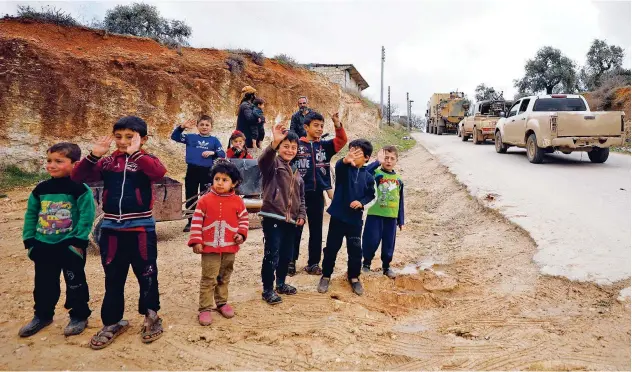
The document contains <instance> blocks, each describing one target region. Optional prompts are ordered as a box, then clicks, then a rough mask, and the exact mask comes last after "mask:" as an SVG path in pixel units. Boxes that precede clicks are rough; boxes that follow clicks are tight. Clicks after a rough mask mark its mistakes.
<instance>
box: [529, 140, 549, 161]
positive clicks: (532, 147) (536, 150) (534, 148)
mask: <svg viewBox="0 0 632 372" xmlns="http://www.w3.org/2000/svg"><path fill="white" fill-rule="evenodd" d="M544 153H545V151H544V149H543V148H541V147H538V140H537V138H536V137H535V133H532V134H531V135H530V136H529V139H527V159H529V162H531V163H533V164H540V163H542V161H543V160H544Z"/></svg>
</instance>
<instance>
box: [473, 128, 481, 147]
mask: <svg viewBox="0 0 632 372" xmlns="http://www.w3.org/2000/svg"><path fill="white" fill-rule="evenodd" d="M478 138H479V137H478V129H476V128H474V130H473V131H472V143H474V144H475V145H480V144H481V141H479V140H478Z"/></svg>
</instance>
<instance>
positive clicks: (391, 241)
mask: <svg viewBox="0 0 632 372" xmlns="http://www.w3.org/2000/svg"><path fill="white" fill-rule="evenodd" d="M396 235H397V218H391V217H381V216H371V215H369V216H367V217H366V222H365V224H364V231H363V232H362V256H363V257H364V262H363V265H365V266H371V261H372V260H373V257H375V252H377V247H378V246H379V245H380V242H381V243H382V269H383V270H386V269H388V268H389V267H390V265H391V261H393V252H394V251H395V236H396Z"/></svg>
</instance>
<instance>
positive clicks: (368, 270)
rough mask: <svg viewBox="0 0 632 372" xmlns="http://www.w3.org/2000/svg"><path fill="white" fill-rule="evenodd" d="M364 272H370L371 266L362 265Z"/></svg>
mask: <svg viewBox="0 0 632 372" xmlns="http://www.w3.org/2000/svg"><path fill="white" fill-rule="evenodd" d="M362 272H363V273H365V274H368V273H370V272H371V266H369V265H362Z"/></svg>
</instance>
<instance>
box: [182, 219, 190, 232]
mask: <svg viewBox="0 0 632 372" xmlns="http://www.w3.org/2000/svg"><path fill="white" fill-rule="evenodd" d="M190 231H191V221H189V222H188V223H187V225H186V226H185V227H184V229H182V232H190Z"/></svg>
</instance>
